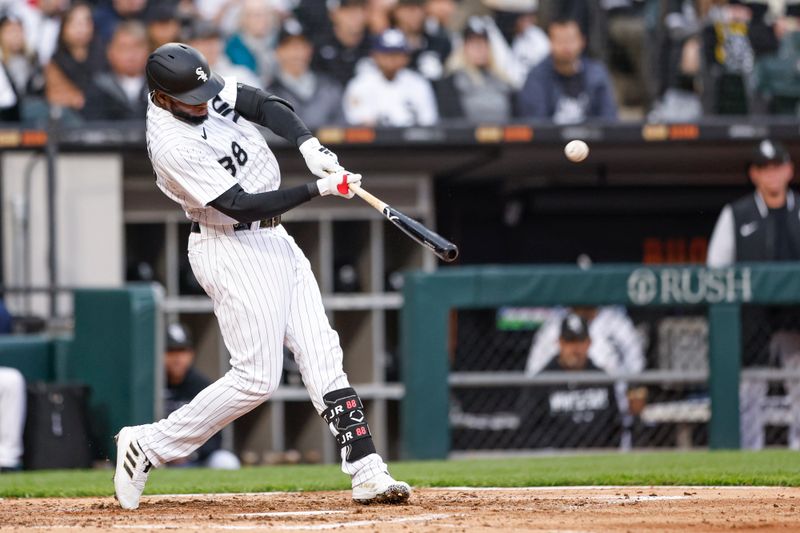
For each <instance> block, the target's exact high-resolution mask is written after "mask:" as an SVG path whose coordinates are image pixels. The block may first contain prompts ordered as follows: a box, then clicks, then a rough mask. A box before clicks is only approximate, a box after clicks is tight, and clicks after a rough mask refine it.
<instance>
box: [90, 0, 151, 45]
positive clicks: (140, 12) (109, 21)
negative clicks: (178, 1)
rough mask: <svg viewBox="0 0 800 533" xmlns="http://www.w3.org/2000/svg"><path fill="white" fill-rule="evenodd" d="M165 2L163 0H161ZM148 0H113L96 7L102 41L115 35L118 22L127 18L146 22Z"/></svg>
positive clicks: (108, 39)
mask: <svg viewBox="0 0 800 533" xmlns="http://www.w3.org/2000/svg"><path fill="white" fill-rule="evenodd" d="M161 1H162V2H163V0H161ZM146 7H147V0H111V2H110V4H106V5H100V6H99V7H96V8H95V9H94V25H95V32H96V34H97V36H98V37H99V38H100V41H101V42H103V43H107V42H109V41H110V40H111V37H112V36H113V35H114V31H115V30H116V29H117V24H119V23H120V22H124V21H126V20H138V21H139V22H144V20H145V13H146V10H145V8H146Z"/></svg>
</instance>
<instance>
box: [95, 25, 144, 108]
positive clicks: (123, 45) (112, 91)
mask: <svg viewBox="0 0 800 533" xmlns="http://www.w3.org/2000/svg"><path fill="white" fill-rule="evenodd" d="M149 51H150V49H149V47H148V41H147V31H146V30H145V27H144V26H143V25H142V24H141V23H139V22H135V21H129V22H123V23H122V24H118V25H117V29H116V30H115V31H114V35H113V36H112V37H111V42H110V43H108V48H107V49H106V55H107V56H108V64H109V67H110V69H109V71H108V72H100V73H98V74H96V75H95V77H94V86H93V87H92V89H91V90H90V91H89V92H88V93H87V94H88V95H90V105H87V106H86V107H85V108H84V112H83V116H84V118H86V119H89V120H102V119H114V120H129V119H137V118H144V116H145V113H146V112H147V94H148V87H147V81H146V80H145V75H144V67H145V64H146V63H147V56H148V54H149Z"/></svg>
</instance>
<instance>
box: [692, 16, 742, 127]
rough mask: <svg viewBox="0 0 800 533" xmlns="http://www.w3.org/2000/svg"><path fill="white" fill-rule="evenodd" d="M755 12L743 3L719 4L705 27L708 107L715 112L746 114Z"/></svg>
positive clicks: (704, 43)
mask: <svg viewBox="0 0 800 533" xmlns="http://www.w3.org/2000/svg"><path fill="white" fill-rule="evenodd" d="M751 20H752V11H751V10H750V8H749V7H747V6H743V5H741V4H731V5H722V3H721V4H720V5H715V6H714V7H712V8H711V9H710V10H709V12H708V17H707V21H706V25H705V27H704V29H703V49H704V62H705V65H706V68H705V79H704V81H703V85H704V87H706V89H705V91H704V107H705V108H706V109H707V111H708V112H710V113H712V114H721V115H730V114H746V113H748V112H749V111H750V107H751V103H750V86H751V83H752V80H751V77H752V75H753V69H754V65H755V50H754V48H753V45H752V42H751V35H750V22H751Z"/></svg>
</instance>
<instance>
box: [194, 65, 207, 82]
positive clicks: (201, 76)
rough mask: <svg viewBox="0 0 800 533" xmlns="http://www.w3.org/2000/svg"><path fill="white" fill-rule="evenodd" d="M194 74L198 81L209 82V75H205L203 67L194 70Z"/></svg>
mask: <svg viewBox="0 0 800 533" xmlns="http://www.w3.org/2000/svg"><path fill="white" fill-rule="evenodd" d="M194 73H195V74H197V79H198V80H203V81H208V74H206V73H205V71H204V70H203V67H197V68H196V69H194Z"/></svg>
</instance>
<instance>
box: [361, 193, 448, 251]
mask: <svg viewBox="0 0 800 533" xmlns="http://www.w3.org/2000/svg"><path fill="white" fill-rule="evenodd" d="M348 186H349V187H350V188H351V189H353V192H354V193H356V194H357V195H358V196H359V197H361V199H362V200H364V201H365V202H367V203H368V204H369V205H371V206H372V207H374V208H375V209H376V210H377V211H378V212H380V213H381V214H383V216H385V217H386V218H387V219H389V222H391V223H392V224H394V225H395V226H397V227H398V228H400V230H402V231H403V233H405V234H406V235H408V236H409V237H411V238H412V239H414V240H415V241H417V242H418V243H420V244H421V245H423V246H425V247H427V248H430V249H431V250H432V251H433V253H435V254H436V255H437V256H438V257H439V259H441V260H442V261H445V262H447V263H450V262H452V261H455V259H456V257H458V246H456V245H455V244H453V243H452V242H450V241H448V240H447V239H445V238H444V237H442V236H441V235H439V234H438V233H436V232H434V231H431V230H430V229H428V228H426V227H425V226H424V225H423V224H420V223H419V222H417V221H416V220H414V219H413V218H411V217H409V216H407V215H405V214H403V213H401V212H400V211H398V210H397V209H395V208H393V207H392V206H390V205H389V204H387V203H386V202H384V201H383V200H381V199H380V198H378V197H376V196H375V195H373V194H371V193H369V192H368V191H365V190H364V189H363V188H362V187H360V186H359V185H354V184H349V185H348Z"/></svg>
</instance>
